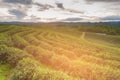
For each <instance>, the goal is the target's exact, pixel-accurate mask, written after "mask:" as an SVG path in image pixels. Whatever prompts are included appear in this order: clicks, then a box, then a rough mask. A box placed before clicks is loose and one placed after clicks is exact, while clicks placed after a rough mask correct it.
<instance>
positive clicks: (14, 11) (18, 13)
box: [9, 9, 27, 19]
mask: <svg viewBox="0 0 120 80" xmlns="http://www.w3.org/2000/svg"><path fill="white" fill-rule="evenodd" d="M9 13H10V14H12V15H15V16H16V18H17V19H23V18H24V17H25V16H27V14H26V12H24V11H20V10H17V9H11V10H9Z"/></svg>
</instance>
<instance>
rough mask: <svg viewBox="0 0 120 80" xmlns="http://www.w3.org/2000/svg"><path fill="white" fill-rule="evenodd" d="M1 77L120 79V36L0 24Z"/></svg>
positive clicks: (6, 79) (22, 79)
mask: <svg viewBox="0 0 120 80" xmlns="http://www.w3.org/2000/svg"><path fill="white" fill-rule="evenodd" d="M0 80H120V36H119V35H107V34H101V33H91V32H82V31H78V30H77V28H71V27H55V26H54V27H46V26H43V27H35V26H30V27H29V26H0Z"/></svg>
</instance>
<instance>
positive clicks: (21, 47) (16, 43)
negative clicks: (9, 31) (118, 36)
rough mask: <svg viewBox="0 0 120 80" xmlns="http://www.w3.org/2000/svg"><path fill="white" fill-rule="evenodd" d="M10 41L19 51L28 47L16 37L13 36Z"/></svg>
mask: <svg viewBox="0 0 120 80" xmlns="http://www.w3.org/2000/svg"><path fill="white" fill-rule="evenodd" d="M12 40H13V43H14V46H15V47H17V48H20V49H24V48H25V47H26V46H28V45H29V43H28V42H27V41H26V40H24V39H23V38H21V37H20V36H18V35H13V36H12Z"/></svg>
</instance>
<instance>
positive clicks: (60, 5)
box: [56, 3, 64, 9]
mask: <svg viewBox="0 0 120 80" xmlns="http://www.w3.org/2000/svg"><path fill="white" fill-rule="evenodd" d="M56 5H57V7H58V8H60V9H64V6H63V4H62V3H56Z"/></svg>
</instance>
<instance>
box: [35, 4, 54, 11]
mask: <svg viewBox="0 0 120 80" xmlns="http://www.w3.org/2000/svg"><path fill="white" fill-rule="evenodd" d="M34 5H37V6H39V7H40V8H39V11H44V10H48V9H50V8H54V6H52V5H50V4H41V3H34Z"/></svg>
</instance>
